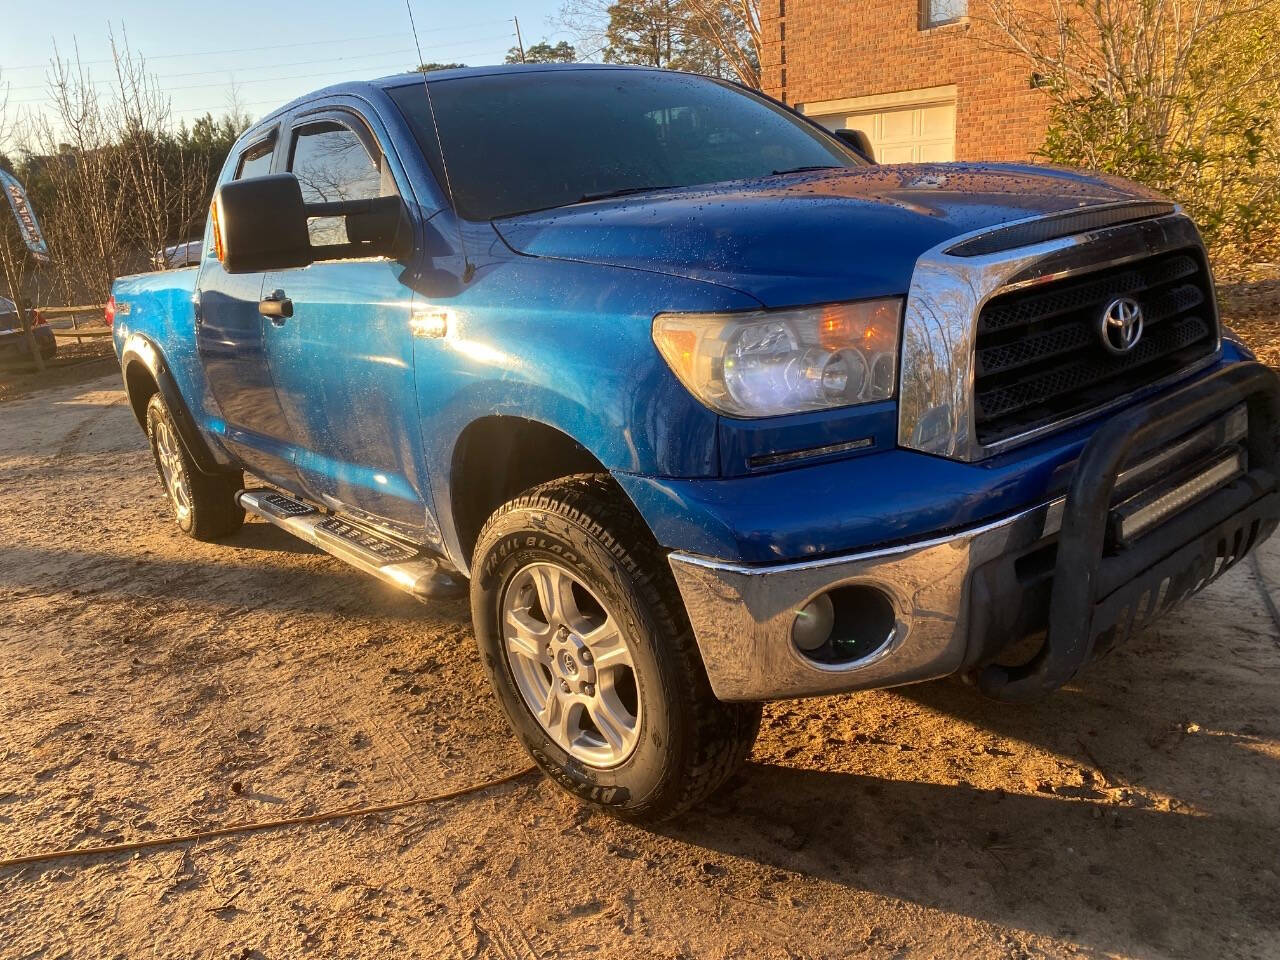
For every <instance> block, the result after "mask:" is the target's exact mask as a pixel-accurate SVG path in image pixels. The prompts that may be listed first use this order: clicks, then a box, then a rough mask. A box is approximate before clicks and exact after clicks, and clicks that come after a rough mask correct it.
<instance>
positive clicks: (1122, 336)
mask: <svg viewBox="0 0 1280 960" xmlns="http://www.w3.org/2000/svg"><path fill="white" fill-rule="evenodd" d="M1100 332H1101V334H1102V345H1103V346H1104V347H1106V348H1107V350H1108V351H1109V352H1110V353H1114V354H1115V355H1116V356H1124V355H1125V354H1127V353H1128V352H1129V351H1130V350H1132V349H1133V348H1134V347H1136V346H1137V345H1138V341H1139V340H1141V339H1142V304H1140V303H1138V301H1137V300H1134V299H1133V298H1132V297H1120V298H1119V299H1116V300H1112V301H1111V303H1109V304H1108V305H1107V309H1106V310H1104V311H1102V329H1101V331H1100Z"/></svg>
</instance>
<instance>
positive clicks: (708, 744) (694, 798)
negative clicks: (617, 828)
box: [476, 473, 762, 823]
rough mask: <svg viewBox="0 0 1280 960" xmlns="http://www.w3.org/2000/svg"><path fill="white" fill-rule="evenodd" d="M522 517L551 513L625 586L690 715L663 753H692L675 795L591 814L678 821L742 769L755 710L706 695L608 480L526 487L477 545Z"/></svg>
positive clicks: (657, 571)
mask: <svg viewBox="0 0 1280 960" xmlns="http://www.w3.org/2000/svg"><path fill="white" fill-rule="evenodd" d="M526 509H528V510H535V511H546V512H548V513H553V514H556V515H558V516H560V517H562V518H564V519H565V520H568V521H569V522H571V523H573V524H575V525H576V526H578V527H579V528H580V529H582V530H584V531H585V532H586V533H588V534H589V535H590V536H591V537H592V538H593V539H594V540H595V541H596V542H597V543H598V544H599V545H600V546H602V547H603V548H604V549H605V550H606V551H607V552H608V553H609V554H610V555H611V556H612V558H613V560H614V561H615V562H617V564H618V565H619V567H620V568H621V569H622V570H624V571H625V572H626V574H627V575H628V576H629V577H630V578H631V579H632V581H633V582H634V584H635V586H636V588H637V590H638V592H639V594H640V596H641V597H642V598H643V600H644V601H645V603H646V604H647V605H648V608H649V611H650V615H651V616H652V618H653V621H654V623H655V625H656V626H657V628H658V630H659V631H660V635H661V637H662V638H663V639H664V641H665V642H666V644H667V647H668V652H669V654H671V655H672V656H674V657H675V659H676V663H677V666H678V669H677V670H676V671H675V672H676V674H677V682H680V683H682V684H683V689H681V690H677V691H675V695H676V696H679V697H682V698H683V700H684V702H685V703H687V704H689V705H690V706H691V707H692V729H691V730H689V731H686V734H685V740H686V742H685V743H684V744H683V745H682V748H681V749H680V750H678V751H670V752H669V753H668V756H672V755H673V754H678V755H683V754H684V753H685V751H687V750H688V749H689V748H690V747H692V748H693V749H694V750H695V753H694V755H693V756H692V757H691V758H689V759H688V760H687V761H686V763H685V768H686V769H685V770H684V771H683V772H682V773H680V774H678V775H677V776H676V777H675V780H674V782H675V784H676V785H677V789H676V791H675V792H674V794H673V795H670V794H669V795H667V796H664V797H662V798H659V799H658V801H657V802H655V803H654V804H653V805H645V806H640V805H637V806H632V807H627V808H621V809H619V808H615V807H607V806H601V805H599V804H595V806H597V807H599V808H600V809H602V810H605V811H606V812H608V813H610V814H613V815H614V816H619V817H622V818H625V819H629V820H637V821H644V822H648V823H657V822H661V821H663V820H667V819H670V818H672V817H676V816H679V815H680V814H681V813H684V812H685V811H686V810H688V809H689V808H690V807H693V806H694V805H696V804H698V803H700V802H701V801H702V800H704V799H706V798H707V797H709V796H711V795H712V794H713V793H715V792H716V791H717V790H718V789H719V788H720V787H721V786H723V785H724V783H725V782H726V781H727V780H728V779H729V778H730V777H731V776H733V774H734V773H735V772H736V771H737V770H738V769H739V768H740V767H741V766H742V764H743V763H744V762H745V761H746V759H747V757H748V756H749V755H750V753H751V748H752V745H753V744H754V743H755V740H756V736H757V734H758V733H759V731H760V718H761V711H762V706H761V704H758V703H724V702H722V701H720V700H717V699H716V697H715V694H714V693H712V690H711V683H710V681H709V680H708V679H707V672H706V668H705V667H704V666H703V663H702V656H701V654H700V653H699V652H698V644H697V641H696V640H695V639H694V636H693V628H692V626H691V625H690V623H689V618H688V615H687V614H686V613H685V609H684V602H683V601H682V600H681V597H680V591H679V588H678V587H677V586H676V583H675V578H674V576H673V575H672V573H671V568H670V565H669V564H668V562H667V556H666V552H665V551H664V550H663V549H662V548H661V547H660V546H659V545H658V543H657V541H656V540H655V539H654V537H653V534H652V533H651V532H650V530H649V528H648V527H647V526H646V525H645V523H644V520H643V519H642V518H641V517H640V516H639V514H638V513H637V512H636V510H635V507H634V506H632V504H631V503H630V501H629V500H628V499H627V498H626V495H625V494H624V493H623V492H622V491H621V489H620V488H619V487H618V486H617V484H616V483H615V482H614V480H613V479H612V478H611V477H610V476H609V475H608V474H599V473H589V474H578V475H575V476H570V477H563V478H561V479H558V480H552V481H550V482H548V483H544V484H541V485H540V486H537V487H533V488H532V489H530V490H528V491H527V492H525V493H523V494H521V495H520V496H519V497H516V498H515V499H514V500H510V501H508V502H507V503H505V504H503V505H502V506H501V507H499V508H498V510H497V511H495V512H494V514H493V515H492V516H491V517H490V518H489V519H488V521H486V523H485V525H484V528H483V529H482V530H481V532H480V536H479V537H478V538H477V540H476V543H477V545H480V544H484V543H485V541H486V539H487V534H488V533H489V530H490V528H491V527H492V526H493V525H494V524H496V523H498V522H499V521H500V520H501V519H502V518H503V517H505V516H507V515H508V514H510V513H512V512H514V511H517V510H526ZM478 555H479V553H478V552H477V556H478Z"/></svg>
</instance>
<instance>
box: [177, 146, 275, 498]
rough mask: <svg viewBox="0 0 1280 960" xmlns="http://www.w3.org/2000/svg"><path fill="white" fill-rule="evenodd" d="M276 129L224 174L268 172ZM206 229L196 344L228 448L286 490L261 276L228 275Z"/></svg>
mask: <svg viewBox="0 0 1280 960" xmlns="http://www.w3.org/2000/svg"><path fill="white" fill-rule="evenodd" d="M278 138H279V131H278V130H273V131H270V132H269V133H267V134H266V135H265V136H263V137H261V138H259V139H257V140H255V141H253V142H251V143H250V144H249V145H248V146H246V147H245V148H244V149H243V150H242V151H241V152H240V155H239V156H238V157H237V158H236V160H235V164H234V166H233V168H232V175H231V178H230V179H233V180H242V179H246V178H249V177H261V176H266V175H267V174H269V173H271V171H272V168H273V164H274V162H275V155H276V148H277V145H278V143H277V141H278ZM211 230H212V228H211V227H210V228H209V229H208V230H206V239H205V249H204V252H203V256H202V258H201V266H200V276H199V278H198V280H197V281H196V292H197V300H196V304H195V307H196V346H197V349H198V350H199V354H200V362H201V363H202V364H203V366H204V373H205V379H206V381H207V382H208V385H209V391H210V392H211V393H212V394H213V400H214V403H215V404H216V405H217V408H218V412H219V413H220V415H221V417H222V420H223V424H224V432H223V438H224V440H225V442H226V444H227V446H228V447H229V448H231V450H232V451H233V452H234V453H235V455H236V456H237V457H238V458H239V459H240V460H241V462H242V463H244V465H245V466H246V467H248V468H249V470H250V471H252V472H253V473H255V474H257V475H259V476H261V477H263V478H265V479H267V480H270V481H272V482H273V483H277V484H280V485H281V486H284V487H286V488H290V489H292V488H294V487H296V486H297V473H296V472H295V470H294V467H293V463H292V459H291V456H290V448H289V443H288V437H289V427H288V422H287V421H286V420H285V416H284V410H283V409H281V406H280V403H279V401H278V400H277V399H276V392H275V388H274V386H273V385H272V383H271V373H270V370H269V368H268V366H267V354H266V348H265V343H264V342H263V325H264V323H265V321H264V319H263V317H262V315H261V313H259V301H260V300H261V299H262V284H263V282H264V280H265V274H262V273H237V274H230V273H227V272H226V271H225V270H223V269H222V264H220V263H219V262H218V258H217V257H216V256H215V255H214V253H213V250H212V247H213V242H212V233H211Z"/></svg>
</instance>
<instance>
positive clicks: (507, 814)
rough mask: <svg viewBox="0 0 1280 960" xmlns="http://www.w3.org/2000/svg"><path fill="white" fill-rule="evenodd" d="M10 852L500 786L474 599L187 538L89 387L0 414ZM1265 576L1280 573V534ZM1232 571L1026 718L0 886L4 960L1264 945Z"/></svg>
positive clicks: (1264, 882) (1243, 624)
mask: <svg viewBox="0 0 1280 960" xmlns="http://www.w3.org/2000/svg"><path fill="white" fill-rule="evenodd" d="M0 497H2V498H3V504H4V506H3V508H2V510H0V543H3V551H2V552H0V859H3V858H4V857H6V856H14V855H18V854H24V853H29V852H33V851H40V850H53V849H57V848H62V847H68V846H74V847H79V846H91V845H95V844H101V843H108V842H113V841H119V840H135V839H144V838H154V837H163V836H167V835H173V834H179V833H183V832H188V831H193V830H198V829H202V828H207V827H214V826H219V825H224V824H228V823H233V822H236V821H243V820H264V819H274V818H279V817H283V816H291V815H295V814H304V813H310V812H318V811H325V810H330V809H335V808H343V807H348V806H351V805H354V804H375V803H383V802H389V801H395V800H399V799H403V798H407V797H411V796H415V795H426V794H431V793H435V792H438V791H442V790H446V789H450V788H454V787H459V786H464V785H467V784H470V783H475V782H479V781H483V780H485V779H487V778H490V777H494V776H498V775H502V774H504V773H507V772H509V771H513V770H519V769H521V768H522V767H524V766H525V763H526V761H525V758H524V756H523V755H522V753H521V751H520V750H519V748H518V747H517V745H516V744H515V742H514V741H513V739H512V738H511V736H510V735H509V733H508V731H507V728H506V726H505V723H504V721H503V720H502V718H501V716H500V714H499V712H498V710H497V707H496V705H495V704H494V702H493V701H492V699H491V698H490V695H489V693H488V690H487V689H486V686H485V681H484V679H483V676H482V673H481V669H480V666H479V663H478V661H477V657H476V654H475V650H474V646H473V639H472V636H471V629H470V626H469V622H468V616H467V611H466V608H465V606H464V605H463V604H462V603H461V602H456V603H449V604H441V605H437V606H434V607H428V606H423V605H420V604H418V603H417V602H415V601H414V600H412V599H410V598H408V597H406V596H401V595H398V594H396V593H393V592H391V591H390V590H389V589H387V588H384V587H383V586H381V585H380V584H378V583H376V582H374V581H372V580H369V579H366V578H364V577H363V576H361V575H360V574H358V573H356V572H354V571H350V570H348V569H347V568H345V567H343V566H342V565H341V564H339V563H338V562H337V561H334V560H331V559H329V558H328V557H326V556H324V555H322V554H317V553H315V552H313V551H312V550H311V549H310V548H308V547H306V546H304V545H301V544H298V543H295V542H291V541H290V540H289V539H288V538H287V537H285V536H284V535H283V534H280V533H278V532H277V531H275V529H274V528H272V527H269V526H267V525H264V524H261V523H252V524H250V525H249V526H247V527H246V528H245V530H244V531H243V532H241V533H240V534H238V535H237V536H236V537H235V538H233V539H232V540H230V541H229V542H227V543H224V544H220V545H203V544H197V543H193V542H191V541H189V540H186V539H183V538H182V537H181V536H179V535H178V533H177V531H176V529H175V528H174V527H173V526H172V525H171V523H170V522H169V521H168V518H167V516H166V508H165V503H164V501H163V499H162V496H161V492H160V487H159V484H158V482H157V480H156V477H155V475H154V471H153V469H152V467H151V464H150V461H149V459H148V456H147V453H146V451H145V447H144V444H143V440H142V436H141V434H140V432H139V431H138V428H137V425H136V424H135V423H134V421H133V419H132V417H131V415H130V413H129V411H128V408H127V406H126V405H125V403H124V397H123V394H122V393H121V391H120V389H119V388H118V380H117V379H116V377H115V376H114V375H112V376H108V377H102V378H95V379H91V380H88V381H86V382H82V383H79V384H74V383H72V384H63V385H60V386H56V387H54V388H52V389H46V390H42V391H39V392H35V393H30V394H29V395H27V396H25V397H19V398H18V399H15V400H12V401H10V402H8V403H4V404H0ZM1262 562H1263V571H1264V573H1265V574H1266V575H1267V578H1268V580H1269V581H1270V582H1272V583H1275V584H1280V547H1276V546H1269V547H1268V548H1267V549H1266V550H1265V552H1264V555H1263V561H1262ZM1261 596H1262V595H1261V594H1260V593H1259V589H1258V583H1257V581H1256V580H1255V576H1254V573H1253V571H1252V569H1251V568H1250V567H1249V566H1247V565H1246V566H1243V567H1241V568H1237V569H1236V570H1235V571H1233V572H1232V573H1230V574H1229V575H1228V576H1227V577H1225V578H1224V579H1223V580H1222V581H1220V582H1219V583H1218V584H1217V585H1215V586H1214V587H1213V588H1212V589H1211V590H1210V591H1209V592H1208V593H1207V594H1205V595H1203V596H1201V597H1199V598H1198V599H1197V600H1196V601H1195V602H1194V603H1193V604H1191V605H1190V606H1188V607H1187V608H1186V609H1185V610H1184V611H1183V612H1181V613H1177V614H1175V615H1173V616H1171V617H1170V618H1168V619H1167V620H1166V621H1165V622H1164V623H1163V624H1162V625H1161V626H1160V627H1159V628H1157V629H1154V630H1151V631H1149V632H1148V633H1147V634H1145V635H1144V636H1142V637H1141V638H1139V639H1138V640H1136V641H1134V642H1133V643H1132V644H1130V645H1129V646H1127V647H1125V648H1124V649H1122V650H1120V651H1119V652H1117V653H1116V654H1115V655H1114V656H1112V657H1111V658H1109V659H1108V660H1107V661H1105V662H1103V663H1101V664H1096V665H1095V666H1094V667H1093V669H1091V670H1090V671H1089V672H1088V673H1087V675H1086V676H1084V677H1083V678H1082V680H1081V681H1080V682H1079V683H1078V684H1077V685H1075V686H1073V687H1071V688H1069V689H1067V690H1065V691H1063V692H1062V693H1060V694H1059V695H1058V696H1056V697H1054V698H1053V699H1052V700H1050V701H1049V702H1046V703H1044V704H1041V705H1038V706H1035V707H1030V708H1007V707H999V706H996V705H993V704H990V703H987V702H984V701H982V700H981V699H979V698H978V697H977V696H976V695H974V694H972V693H971V692H969V691H968V690H966V689H964V688H961V687H959V686H958V685H955V684H950V683H937V684H928V685H923V686H919V687H914V688H908V689H903V690H900V691H896V692H880V693H869V694H861V695H855V696H847V697H833V698H827V699H821V700H810V701H804V702H792V703H782V704H776V705H772V706H770V707H769V708H768V710H767V713H766V719H765V726H764V730H763V733H762V736H761V739H760V742H759V744H758V745H757V747H756V750H755V753H754V756H753V759H752V763H751V764H750V765H749V766H748V768H747V769H746V771H745V773H744V774H742V775H741V776H740V777H739V778H738V779H737V780H736V781H735V782H734V783H733V784H732V785H731V786H730V788H729V789H728V790H727V791H726V792H725V793H724V794H722V795H721V796H720V797H719V798H718V799H717V800H715V801H714V802H713V803H711V804H710V805H709V806H707V807H705V808H703V809H701V810H699V811H697V812H696V813H694V814H692V815H690V816H688V817H686V818H685V819H684V820H682V821H680V822H678V823H676V824H673V825H671V826H668V827H664V828H663V829H661V830H659V831H648V830H644V829H641V828H637V827H633V826H628V825H624V824H620V823H617V822H614V821H612V820H610V819H608V818H606V817H603V816H598V815H594V814H591V813H588V812H586V811H584V810H582V809H580V808H579V807H577V806H576V805H575V804H574V803H573V802H571V801H569V800H568V799H566V798H564V797H563V796H562V795H561V794H560V793H559V792H558V791H557V789H556V788H554V787H553V786H552V785H550V784H549V783H547V782H545V781H543V780H541V779H539V778H538V777H536V776H528V777H525V778H523V779H521V780H518V781H516V782H515V783H512V784H509V785H506V786H501V787H495V788H492V789H490V790H487V791H484V792H481V793H478V794H475V795H472V796H470V797H467V798H465V799H462V800H457V801H451V802H448V803H443V804H439V805H435V806H429V807H416V808H412V809H409V810H404V811H400V812H397V813H393V814H386V815H366V816H355V817H347V818H343V819H338V820H334V821H330V822H327V823H323V824H318V825H311V826H305V827H296V828H288V829H276V830H271V831H266V832H261V833H255V834H251V835H245V836H235V837H229V838H224V839H218V840H212V841H208V842H201V843H188V844H185V845H179V846H170V847H164V848H160V849H155V850H151V851H147V852H141V853H137V854H121V855H114V856H93V857H79V858H74V859H70V860H64V861H60V862H56V863H49V864H42V865H32V866H25V867H15V868H7V869H2V870H0V957H3V958H5V960H11V958H13V960H17V958H22V960H30V958H55V957H75V958H80V957H129V958H133V957H140V956H152V955H154V956H162V957H197V956H198V957H205V956H212V957H224V958H225V957H239V958H247V957H259V958H273V960H274V958H282V957H295V956H315V957H357V956H359V957H383V956H397V957H400V956H411V957H456V958H502V960H516V958H519V960H529V958H535V957H539V958H546V957H600V958H607V957H662V958H674V957H698V958H702V957H708V958H718V957H778V958H784V957H837V956H869V957H927V956H945V957H1009V958H1022V957H1029V956H1030V957H1039V956H1051V957H1075V956H1084V957H1093V956H1109V955H1121V956H1136V957H1187V958H1206V957H1257V958H1275V957H1280V879H1278V878H1277V871H1280V805H1278V804H1277V800H1276V798H1277V794H1278V793H1280V791H1278V790H1277V788H1278V787H1280V716H1278V715H1277V706H1280V634H1278V633H1277V631H1276V628H1275V626H1274V624H1273V623H1272V620H1271V619H1270V617H1269V615H1268V612H1267V609H1266V608H1265V606H1264V605H1263V603H1262V599H1261Z"/></svg>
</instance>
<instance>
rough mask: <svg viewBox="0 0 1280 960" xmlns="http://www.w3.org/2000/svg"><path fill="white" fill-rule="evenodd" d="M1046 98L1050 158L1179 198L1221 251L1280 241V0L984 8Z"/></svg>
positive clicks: (1086, 0) (1057, 2)
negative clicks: (1279, 38)
mask: <svg viewBox="0 0 1280 960" xmlns="http://www.w3.org/2000/svg"><path fill="white" fill-rule="evenodd" d="M987 4H988V6H987V10H986V13H985V14H980V15H979V17H978V19H980V20H981V21H985V23H984V26H986V27H988V28H989V29H988V30H985V31H984V33H986V34H987V42H988V43H989V44H991V45H993V46H995V47H998V48H1000V49H1003V50H1005V51H1007V52H1009V53H1012V54H1013V55H1015V56H1016V57H1018V58H1020V59H1021V60H1023V61H1024V62H1025V63H1026V64H1027V65H1028V67H1029V68H1030V71H1031V73H1032V76H1033V77H1034V78H1036V81H1037V85H1038V86H1039V87H1041V89H1043V90H1044V92H1045V93H1046V95H1047V96H1048V98H1049V101H1050V123H1049V130H1048V135H1047V137H1046V141H1045V145H1044V147H1043V150H1042V153H1043V155H1044V156H1045V157H1046V158H1048V159H1050V160H1054V161H1058V162H1064V163H1071V164H1076V165H1082V166H1088V167H1092V168H1094V169H1099V170H1105V171H1108V172H1112V173H1117V174H1120V175H1123V176H1127V177H1130V178H1133V179H1135V180H1139V181H1141V182H1143V183H1147V184H1149V185H1151V186H1153V187H1156V188H1157V189H1160V190H1163V191H1166V192H1169V193H1171V194H1173V195H1174V196H1176V197H1178V198H1179V199H1180V200H1182V202H1183V203H1184V204H1186V205H1187V206H1188V208H1189V209H1191V210H1192V212H1193V213H1195V214H1196V216H1197V218H1198V219H1199V220H1200V221H1201V223H1202V226H1203V227H1204V229H1205V231H1206V234H1207V235H1208V236H1209V238H1210V240H1211V242H1212V244H1213V245H1215V247H1216V250H1217V252H1218V253H1219V254H1220V255H1227V254H1230V255H1233V256H1239V255H1244V254H1246V253H1247V252H1248V251H1250V250H1256V249H1257V242H1258V241H1259V239H1260V238H1262V234H1261V233H1260V232H1259V231H1260V230H1263V231H1267V232H1268V233H1269V235H1270V237H1271V238H1274V236H1275V230H1274V227H1272V226H1270V223H1272V222H1274V216H1275V214H1276V212H1277V210H1276V206H1277V202H1276V201H1277V198H1276V194H1277V191H1276V188H1275V185H1276V182H1277V177H1278V176H1280V124H1278V123H1277V117H1276V103H1277V102H1280V46H1277V45H1276V43H1275V40H1274V37H1275V32H1276V30H1277V29H1280V0H987Z"/></svg>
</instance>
